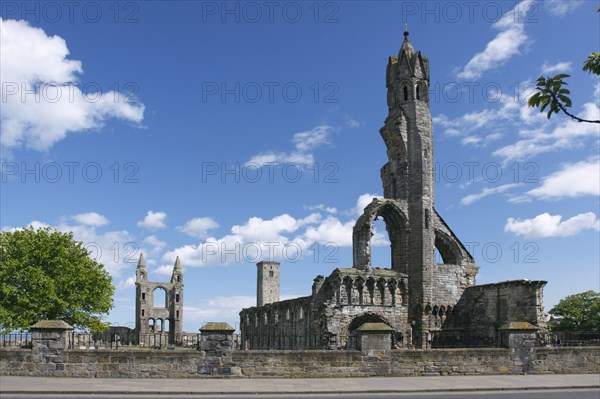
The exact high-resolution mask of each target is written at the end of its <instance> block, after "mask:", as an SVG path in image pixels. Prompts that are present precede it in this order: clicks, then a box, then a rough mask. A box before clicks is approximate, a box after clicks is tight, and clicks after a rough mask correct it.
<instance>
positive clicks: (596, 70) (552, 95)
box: [527, 6, 600, 123]
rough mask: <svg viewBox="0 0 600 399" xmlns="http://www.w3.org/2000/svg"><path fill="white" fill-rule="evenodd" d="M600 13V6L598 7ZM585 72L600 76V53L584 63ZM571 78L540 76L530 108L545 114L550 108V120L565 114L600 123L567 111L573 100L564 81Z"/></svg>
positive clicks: (578, 119) (530, 101)
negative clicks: (559, 114)
mask: <svg viewBox="0 0 600 399" xmlns="http://www.w3.org/2000/svg"><path fill="white" fill-rule="evenodd" d="M598 12H600V6H598ZM583 70H584V71H586V72H589V73H591V74H594V75H596V76H599V75H600V52H597V53H591V54H590V55H589V56H588V58H587V60H585V61H584V63H583ZM569 76H570V75H567V74H565V73H562V74H559V75H556V76H554V77H549V76H540V77H539V78H538V80H537V82H536V87H535V93H534V94H533V95H532V96H531V97H529V101H527V105H528V106H530V107H539V108H540V112H544V111H545V110H546V108H548V114H547V115H548V119H550V117H551V116H552V114H558V113H559V112H563V113H564V114H565V115H567V116H569V117H571V118H572V119H574V120H576V121H578V122H587V123H600V120H589V119H582V118H579V117H577V116H575V115H573V114H572V113H570V112H569V111H568V110H567V108H570V107H571V105H572V101H571V98H570V97H569V95H570V94H571V91H570V90H569V89H565V88H564V87H563V86H567V85H568V84H567V82H565V81H564V80H563V79H566V78H568V77H569Z"/></svg>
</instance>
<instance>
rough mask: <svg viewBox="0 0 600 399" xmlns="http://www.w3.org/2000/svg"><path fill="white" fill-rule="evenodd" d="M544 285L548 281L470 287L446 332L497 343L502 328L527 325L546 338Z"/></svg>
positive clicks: (445, 326) (521, 281)
mask: <svg viewBox="0 0 600 399" xmlns="http://www.w3.org/2000/svg"><path fill="white" fill-rule="evenodd" d="M545 285H546V281H529V280H514V281H505V282H502V283H496V284H485V285H475V286H471V287H468V288H467V289H466V290H465V291H464V294H463V295H462V297H461V298H460V301H459V302H458V303H457V304H456V306H455V307H454V309H453V311H452V314H450V315H449V316H448V318H447V320H446V321H445V322H444V325H443V329H445V330H453V329H457V330H462V331H465V332H469V333H470V334H472V335H473V336H478V337H486V336H487V337H489V338H490V339H496V338H497V337H498V336H499V329H500V327H501V326H502V325H503V324H505V323H510V322H527V323H531V324H532V325H534V326H535V327H537V328H538V329H539V331H540V333H542V334H543V333H544V332H545V331H546V322H545V320H544V307H543V302H542V296H543V288H544V286H545Z"/></svg>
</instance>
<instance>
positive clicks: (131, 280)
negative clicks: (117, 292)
mask: <svg viewBox="0 0 600 399" xmlns="http://www.w3.org/2000/svg"><path fill="white" fill-rule="evenodd" d="M134 286H135V276H129V277H127V278H126V279H125V280H122V281H121V282H120V283H119V284H117V288H120V289H124V288H131V287H134Z"/></svg>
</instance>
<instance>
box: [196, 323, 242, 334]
mask: <svg viewBox="0 0 600 399" xmlns="http://www.w3.org/2000/svg"><path fill="white" fill-rule="evenodd" d="M200 331H201V332H203V331H207V332H208V331H231V332H233V331H235V328H233V327H231V326H230V325H229V324H228V323H225V322H214V321H211V322H208V323H206V324H205V325H203V326H202V327H201V328H200Z"/></svg>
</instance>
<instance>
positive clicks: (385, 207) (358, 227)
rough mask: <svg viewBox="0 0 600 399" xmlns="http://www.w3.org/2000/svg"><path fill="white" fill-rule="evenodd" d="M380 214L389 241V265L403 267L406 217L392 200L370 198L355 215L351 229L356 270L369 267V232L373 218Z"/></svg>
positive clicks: (406, 231)
mask: <svg viewBox="0 0 600 399" xmlns="http://www.w3.org/2000/svg"><path fill="white" fill-rule="evenodd" d="M378 217H381V218H383V221H384V223H385V226H386V229H387V232H388V235H389V239H390V242H391V258H392V259H391V267H392V269H393V270H398V271H401V272H404V271H405V270H407V253H408V229H409V227H408V218H407V217H406V215H405V214H404V212H403V211H402V210H401V209H400V207H399V206H398V205H397V204H396V202H394V201H392V200H387V199H379V198H376V199H374V200H373V201H372V202H371V203H370V204H369V205H368V206H367V207H366V208H365V210H364V213H363V214H362V215H361V216H360V217H359V218H358V220H357V221H356V224H355V225H354V229H353V232H352V252H353V267H354V268H355V269H359V270H369V269H370V268H371V236H372V231H371V230H372V227H373V222H374V221H375V219H377V218H378Z"/></svg>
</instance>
